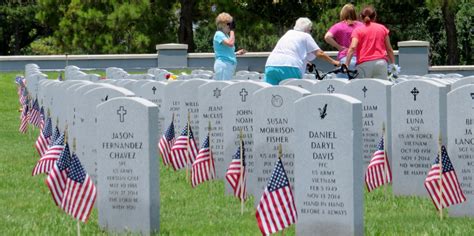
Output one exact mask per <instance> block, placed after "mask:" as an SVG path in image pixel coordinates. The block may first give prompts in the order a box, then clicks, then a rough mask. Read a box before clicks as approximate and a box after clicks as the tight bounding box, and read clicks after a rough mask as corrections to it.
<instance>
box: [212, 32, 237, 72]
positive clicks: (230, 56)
mask: <svg viewBox="0 0 474 236" xmlns="http://www.w3.org/2000/svg"><path fill="white" fill-rule="evenodd" d="M228 38H229V36H227V35H226V34H224V32H222V31H216V33H215V34H214V40H213V43H212V44H213V47H214V54H215V56H216V60H221V61H225V62H230V63H232V64H234V65H235V64H237V58H236V57H235V46H232V47H229V46H227V45H225V44H224V43H223V42H222V41H224V39H228Z"/></svg>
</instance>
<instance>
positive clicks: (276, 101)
mask: <svg viewBox="0 0 474 236" xmlns="http://www.w3.org/2000/svg"><path fill="white" fill-rule="evenodd" d="M272 105H273V106H274V107H281V106H282V105H283V98H282V97H281V96H280V95H272Z"/></svg>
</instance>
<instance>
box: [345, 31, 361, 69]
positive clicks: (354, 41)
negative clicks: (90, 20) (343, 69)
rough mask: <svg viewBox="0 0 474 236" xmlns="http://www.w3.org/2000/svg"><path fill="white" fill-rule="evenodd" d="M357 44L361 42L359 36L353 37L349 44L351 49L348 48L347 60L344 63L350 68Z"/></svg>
mask: <svg viewBox="0 0 474 236" xmlns="http://www.w3.org/2000/svg"><path fill="white" fill-rule="evenodd" d="M357 44H359V40H358V39H357V38H352V41H351V46H349V49H348V50H347V55H346V62H345V63H344V64H345V65H346V66H347V68H349V65H350V64H351V60H352V56H353V55H354V51H355V49H356V48H357Z"/></svg>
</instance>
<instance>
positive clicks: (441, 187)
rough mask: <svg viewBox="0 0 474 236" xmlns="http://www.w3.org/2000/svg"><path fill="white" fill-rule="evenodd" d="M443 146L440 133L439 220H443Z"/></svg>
mask: <svg viewBox="0 0 474 236" xmlns="http://www.w3.org/2000/svg"><path fill="white" fill-rule="evenodd" d="M441 145H442V140H441V132H440V133H439V137H438V153H439V154H438V155H439V182H438V185H439V194H438V198H439V203H440V209H439V218H440V219H441V220H443V153H442V152H441Z"/></svg>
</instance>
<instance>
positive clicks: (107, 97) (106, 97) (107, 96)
mask: <svg viewBox="0 0 474 236" xmlns="http://www.w3.org/2000/svg"><path fill="white" fill-rule="evenodd" d="M108 99H109V95H105V98H103V99H100V100H101V101H102V102H106V101H107V100H108Z"/></svg>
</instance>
